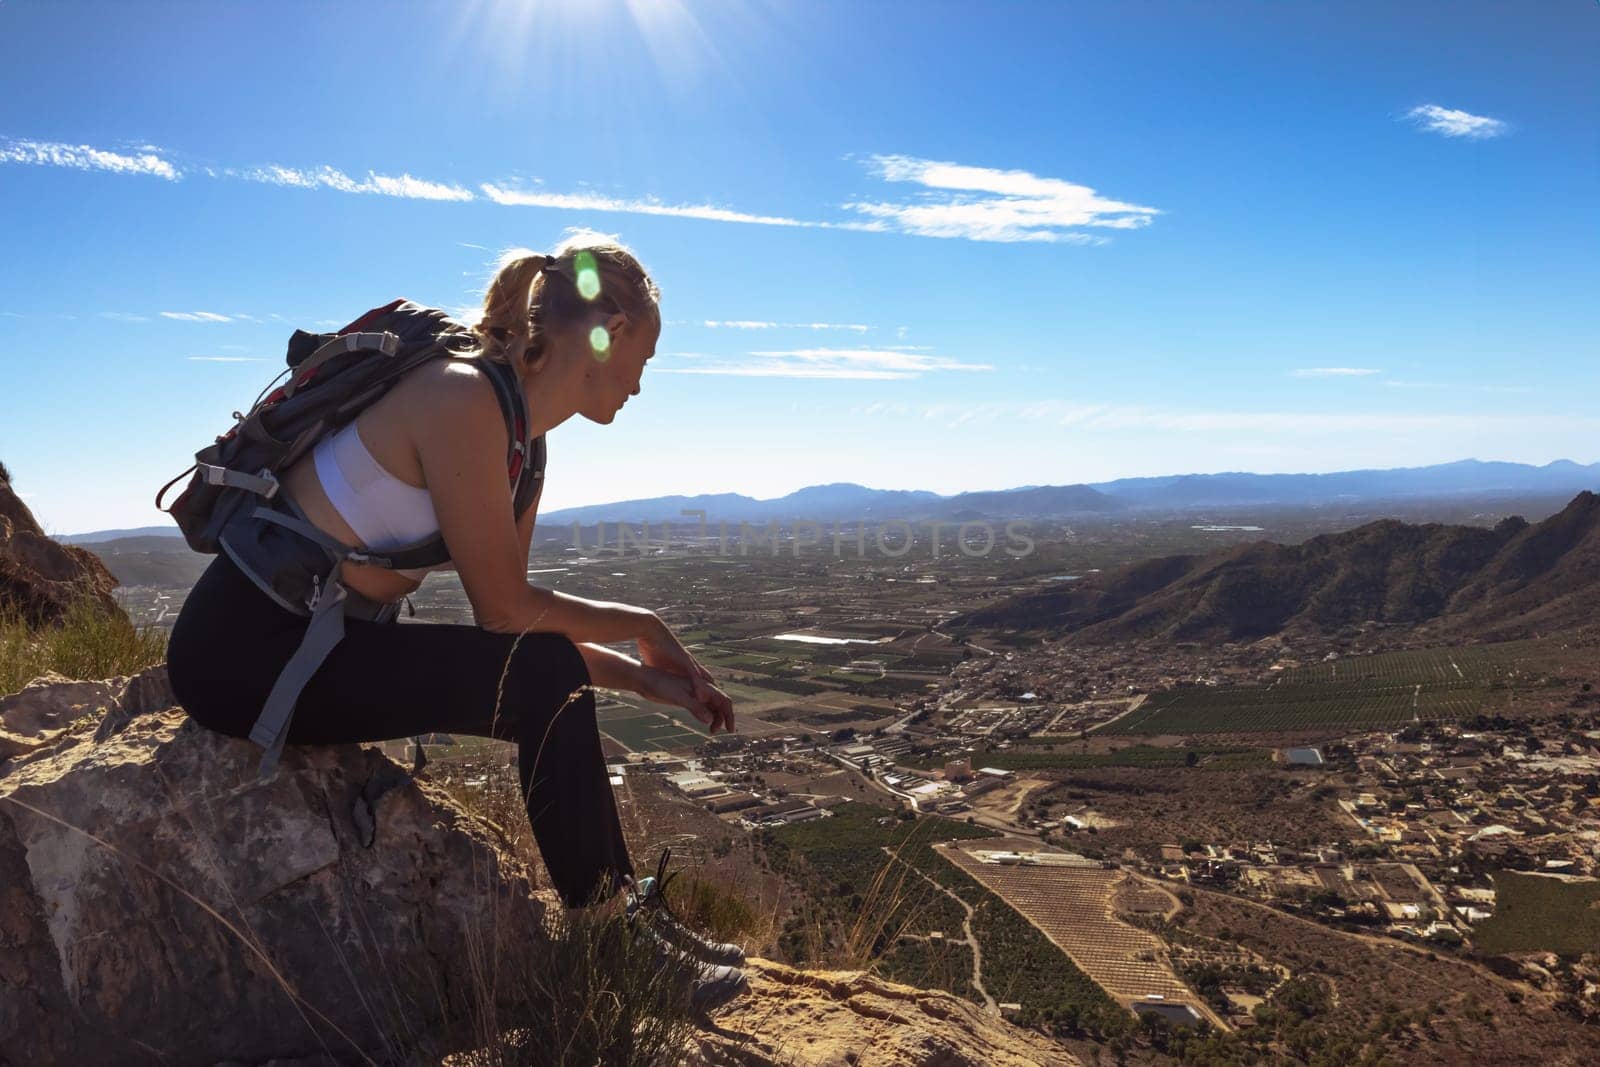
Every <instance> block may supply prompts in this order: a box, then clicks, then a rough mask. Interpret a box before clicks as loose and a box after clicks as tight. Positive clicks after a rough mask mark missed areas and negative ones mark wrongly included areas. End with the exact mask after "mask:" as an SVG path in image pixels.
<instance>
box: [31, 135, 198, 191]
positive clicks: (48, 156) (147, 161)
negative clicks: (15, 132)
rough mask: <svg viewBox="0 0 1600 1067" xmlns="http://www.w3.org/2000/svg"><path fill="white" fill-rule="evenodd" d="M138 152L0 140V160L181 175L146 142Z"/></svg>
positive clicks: (168, 177)
mask: <svg viewBox="0 0 1600 1067" xmlns="http://www.w3.org/2000/svg"><path fill="white" fill-rule="evenodd" d="M136 151H137V154H135V155H128V154H126V153H122V152H110V151H107V150H105V149H103V148H91V147H90V146H89V145H86V144H80V145H71V144H60V143H57V142H54V141H20V140H16V139H14V138H6V139H4V140H0V163H23V164H29V165H32V166H37V167H67V168H70V169H72V170H103V171H109V172H110V173H112V174H146V175H149V176H151V177H154V178H164V179H166V180H167V181H169V182H175V181H177V180H178V179H179V178H180V177H182V174H181V172H180V171H179V170H178V168H177V167H175V166H173V165H172V164H171V163H169V162H167V161H166V160H165V159H162V158H161V157H160V156H159V155H157V154H156V153H155V152H154V151H153V150H149V147H148V146H145V148H143V149H139V150H136Z"/></svg>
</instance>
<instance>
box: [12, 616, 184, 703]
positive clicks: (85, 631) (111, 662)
mask: <svg viewBox="0 0 1600 1067" xmlns="http://www.w3.org/2000/svg"><path fill="white" fill-rule="evenodd" d="M166 650H167V635H166V632H165V631H164V630H160V629H157V628H156V627H150V626H144V627H141V626H135V625H134V624H133V623H131V622H129V621H128V619H127V618H126V617H125V616H123V615H120V614H118V615H111V614H108V613H107V612H106V611H104V610H103V609H102V608H100V607H99V606H97V605H96V604H95V603H94V602H93V601H92V600H80V601H78V602H77V603H76V604H74V605H73V606H72V608H71V609H70V610H69V611H68V612H67V617H66V618H65V619H64V620H63V621H62V623H61V625H59V626H49V627H45V628H42V629H40V628H35V627H32V626H29V625H28V624H27V623H26V622H24V621H23V619H22V618H21V616H19V615H18V614H16V613H15V612H12V611H7V610H6V609H5V608H4V606H0V696H3V695H5V694H7V693H15V692H16V691H17V690H19V689H21V688H22V687H23V686H25V685H27V684H28V683H29V682H31V681H32V680H33V679H35V678H37V677H39V676H40V675H42V674H46V673H48V672H50V671H55V672H56V673H57V674H64V675H66V676H67V677H68V678H87V679H99V678H110V677H112V676H114V675H118V674H137V673H138V672H139V671H142V670H144V669H145V668H146V667H153V666H155V665H156V664H158V663H160V662H161V661H162V659H164V658H165V656H166Z"/></svg>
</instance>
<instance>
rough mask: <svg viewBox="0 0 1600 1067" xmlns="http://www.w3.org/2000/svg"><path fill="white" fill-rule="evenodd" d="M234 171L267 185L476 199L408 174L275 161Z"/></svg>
mask: <svg viewBox="0 0 1600 1067" xmlns="http://www.w3.org/2000/svg"><path fill="white" fill-rule="evenodd" d="M231 173H234V174H235V176H237V177H240V178H243V179H245V180H246V181H252V182H264V183H266V184H267V185H286V186H290V187H293V188H296V189H332V190H334V191H335V192H340V193H364V194H370V195H375V196H396V197H401V198H404V199H407V200H458V201H467V200H475V199H477V198H476V197H475V196H473V195H472V190H470V189H463V188H462V187H461V186H459V185H447V184H445V183H443V182H432V181H427V180H426V179H423V178H414V177H412V176H411V175H409V174H401V175H398V176H390V175H387V174H378V173H375V172H373V171H368V172H367V176H366V177H365V178H362V179H357V178H352V177H350V175H348V174H346V173H344V171H342V170H338V169H337V168H334V167H329V166H322V167H317V168H314V169H311V170H296V169H295V168H293V167H281V166H278V165H276V164H273V165H270V166H266V167H254V168H251V169H249V170H242V171H238V172H231Z"/></svg>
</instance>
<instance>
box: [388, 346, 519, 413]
mask: <svg viewBox="0 0 1600 1067" xmlns="http://www.w3.org/2000/svg"><path fill="white" fill-rule="evenodd" d="M395 391H396V392H397V393H402V395H403V396H404V397H405V400H406V402H407V404H408V405H414V406H415V407H416V408H417V409H418V411H419V413H420V412H422V411H426V412H427V414H428V415H430V416H431V417H432V419H433V420H438V419H440V418H445V419H451V418H454V417H456V416H459V417H462V418H479V417H482V416H483V415H484V414H486V413H493V414H495V415H496V417H498V413H499V411H500V402H499V401H498V400H496V399H495V394H494V385H493V384H492V383H491V382H490V381H489V376H488V375H486V374H485V373H484V372H483V371H482V370H480V369H479V368H478V367H476V366H474V365H473V364H472V363H471V362H469V361H467V360H464V359H436V360H433V361H432V362H430V363H425V364H423V365H422V366H420V367H418V368H417V369H416V370H414V371H412V372H411V373H410V374H408V375H406V378H405V380H404V381H402V382H401V383H400V384H399V385H398V386H396V387H395Z"/></svg>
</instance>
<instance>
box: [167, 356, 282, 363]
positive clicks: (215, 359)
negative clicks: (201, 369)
mask: <svg viewBox="0 0 1600 1067" xmlns="http://www.w3.org/2000/svg"><path fill="white" fill-rule="evenodd" d="M185 358H186V359H188V360H189V362H191V363H265V362H266V360H264V359H261V358H259V357H257V356H187V357H185Z"/></svg>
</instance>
